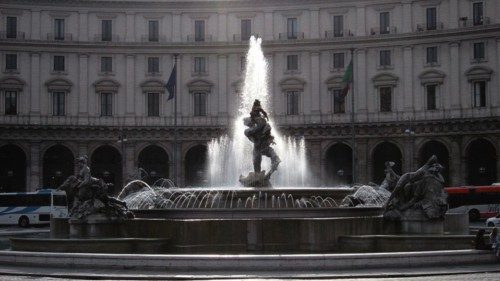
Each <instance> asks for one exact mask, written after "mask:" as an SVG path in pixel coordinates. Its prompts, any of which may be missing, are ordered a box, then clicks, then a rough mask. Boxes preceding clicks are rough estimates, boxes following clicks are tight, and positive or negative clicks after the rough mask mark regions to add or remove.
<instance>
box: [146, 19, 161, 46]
mask: <svg viewBox="0 0 500 281" xmlns="http://www.w3.org/2000/svg"><path fill="white" fill-rule="evenodd" d="M159 38H160V30H159V23H158V21H157V20H150V21H149V34H148V40H149V42H158V41H159Z"/></svg>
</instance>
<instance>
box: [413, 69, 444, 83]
mask: <svg viewBox="0 0 500 281" xmlns="http://www.w3.org/2000/svg"><path fill="white" fill-rule="evenodd" d="M445 77H446V74H445V73H444V72H442V71H440V70H435V69H430V70H426V71H423V72H422V73H420V75H419V76H418V78H419V79H420V83H422V84H424V85H425V84H430V83H437V84H443V81H444V78H445Z"/></svg>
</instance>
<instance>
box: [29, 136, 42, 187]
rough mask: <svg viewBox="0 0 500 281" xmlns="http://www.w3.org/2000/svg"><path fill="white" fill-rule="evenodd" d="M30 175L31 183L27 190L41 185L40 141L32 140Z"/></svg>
mask: <svg viewBox="0 0 500 281" xmlns="http://www.w3.org/2000/svg"><path fill="white" fill-rule="evenodd" d="M30 160H31V161H30V169H29V170H30V175H29V177H30V178H29V181H30V185H29V187H28V190H27V191H35V190H36V189H37V188H38V187H40V186H41V177H40V167H41V161H40V143H38V142H32V143H31V145H30Z"/></svg>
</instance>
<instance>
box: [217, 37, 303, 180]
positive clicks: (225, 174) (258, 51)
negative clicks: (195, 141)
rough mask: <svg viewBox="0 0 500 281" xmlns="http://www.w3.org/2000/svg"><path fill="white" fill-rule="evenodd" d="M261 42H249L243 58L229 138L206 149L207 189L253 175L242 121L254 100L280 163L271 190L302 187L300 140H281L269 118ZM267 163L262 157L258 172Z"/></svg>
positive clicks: (301, 143) (253, 40) (267, 165)
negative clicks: (261, 110)
mask: <svg viewBox="0 0 500 281" xmlns="http://www.w3.org/2000/svg"><path fill="white" fill-rule="evenodd" d="M261 43H262V40H261V39H260V38H258V39H256V38H254V37H253V36H252V37H251V38H250V48H249V50H248V53H247V55H246V69H245V72H244V73H245V74H244V75H245V80H244V82H243V88H242V89H241V91H240V105H239V108H238V114H237V116H236V118H235V120H234V124H233V129H232V130H231V131H230V132H231V134H232V135H231V136H222V137H220V138H218V139H213V140H212V141H211V142H210V143H209V145H208V159H209V161H208V172H209V176H210V184H211V186H217V187H226V186H239V185H240V183H239V182H238V178H239V176H240V175H247V174H248V172H250V171H253V165H252V148H253V145H252V143H251V142H250V141H249V140H248V139H247V138H246V136H245V134H244V131H245V129H246V127H245V126H244V125H243V118H245V117H249V116H250V110H251V108H252V104H253V102H254V100H255V99H259V100H260V101H261V104H262V107H263V108H264V110H266V111H267V112H268V113H269V114H270V120H269V124H270V125H271V127H272V134H273V135H274V137H275V142H276V145H275V146H274V149H275V151H276V153H277V154H278V156H279V157H280V159H281V164H280V165H279V167H278V170H277V171H276V172H275V173H274V174H273V175H272V177H271V183H272V184H273V186H277V187H278V186H280V187H283V186H306V185H307V184H308V183H310V181H309V179H308V167H307V160H306V148H305V142H304V139H303V138H301V139H295V138H291V137H285V136H283V135H281V134H280V132H279V131H278V130H277V128H276V125H275V124H274V122H273V118H272V116H273V115H272V104H271V96H270V95H269V91H268V76H267V72H268V64H267V61H266V59H265V57H264V53H263V52H262V47H261ZM270 167H271V161H270V160H269V158H267V157H263V161H262V169H264V170H266V171H269V169H270Z"/></svg>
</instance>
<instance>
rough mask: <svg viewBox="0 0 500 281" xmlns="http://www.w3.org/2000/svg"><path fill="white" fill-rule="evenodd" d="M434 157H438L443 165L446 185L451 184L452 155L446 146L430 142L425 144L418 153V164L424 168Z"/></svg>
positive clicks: (438, 142)
mask: <svg viewBox="0 0 500 281" xmlns="http://www.w3.org/2000/svg"><path fill="white" fill-rule="evenodd" d="M432 155H436V156H437V158H438V162H439V163H440V164H441V165H443V167H444V170H443V171H442V172H441V174H442V175H443V178H444V181H445V185H447V184H448V183H449V182H450V153H449V150H448V148H447V147H446V145H445V144H443V143H442V142H440V141H436V140H430V141H427V142H425V143H424V144H423V145H422V146H421V147H420V151H419V153H418V163H419V166H422V165H423V164H424V163H425V162H426V161H427V160H428V159H429V158H430V157H431V156H432Z"/></svg>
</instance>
